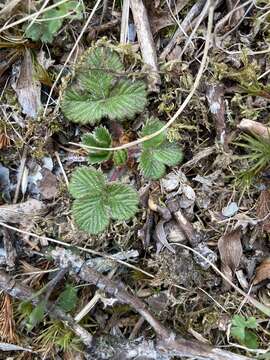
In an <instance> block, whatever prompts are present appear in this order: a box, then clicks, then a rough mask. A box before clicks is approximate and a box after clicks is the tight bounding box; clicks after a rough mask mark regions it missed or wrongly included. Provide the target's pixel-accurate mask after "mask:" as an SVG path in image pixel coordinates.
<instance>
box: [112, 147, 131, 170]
mask: <svg viewBox="0 0 270 360" xmlns="http://www.w3.org/2000/svg"><path fill="white" fill-rule="evenodd" d="M127 159H128V152H127V150H125V149H123V150H117V151H114V152H113V162H114V165H115V166H121V165H124V164H125V163H126V161H127Z"/></svg>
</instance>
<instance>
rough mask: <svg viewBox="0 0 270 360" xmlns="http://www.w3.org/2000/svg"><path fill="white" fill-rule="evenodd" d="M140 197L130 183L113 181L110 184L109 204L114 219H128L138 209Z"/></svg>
mask: <svg viewBox="0 0 270 360" xmlns="http://www.w3.org/2000/svg"><path fill="white" fill-rule="evenodd" d="M138 202H139V197H138V194H137V192H136V191H135V190H134V189H133V188H132V187H131V186H129V185H125V184H120V183H112V184H109V185H108V205H109V207H110V213H111V216H112V218H113V219H116V220H127V219H129V218H131V217H132V216H133V215H134V214H135V213H136V211H137V210H138Z"/></svg>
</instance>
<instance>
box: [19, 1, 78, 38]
mask: <svg viewBox="0 0 270 360" xmlns="http://www.w3.org/2000/svg"><path fill="white" fill-rule="evenodd" d="M70 12H71V13H70ZM82 13H83V7H82V3H81V1H67V2H66V3H63V4H60V5H59V6H57V7H55V8H54V9H51V10H49V11H46V12H45V13H44V14H43V15H42V17H41V19H40V18H38V19H37V20H36V21H35V22H34V23H33V24H32V25H31V26H30V27H26V31H25V36H26V37H27V38H30V39H32V40H33V41H38V40H41V41H42V42H46V43H52V41H53V38H54V35H55V34H56V33H57V32H58V30H59V29H60V28H61V26H62V24H63V22H64V20H65V19H81V18H82Z"/></svg>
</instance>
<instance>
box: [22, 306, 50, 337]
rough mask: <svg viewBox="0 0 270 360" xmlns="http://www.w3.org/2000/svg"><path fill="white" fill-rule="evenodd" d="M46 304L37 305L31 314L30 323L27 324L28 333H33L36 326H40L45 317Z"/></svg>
mask: <svg viewBox="0 0 270 360" xmlns="http://www.w3.org/2000/svg"><path fill="white" fill-rule="evenodd" d="M45 310H46V307H45V303H44V302H40V303H39V304H37V305H36V307H35V308H34V309H33V310H32V312H31V314H30V315H29V318H28V321H27V323H26V327H27V330H28V331H31V330H32V329H33V328H34V327H35V326H36V325H38V324H39V323H40V322H41V321H42V320H43V319H44V316H45Z"/></svg>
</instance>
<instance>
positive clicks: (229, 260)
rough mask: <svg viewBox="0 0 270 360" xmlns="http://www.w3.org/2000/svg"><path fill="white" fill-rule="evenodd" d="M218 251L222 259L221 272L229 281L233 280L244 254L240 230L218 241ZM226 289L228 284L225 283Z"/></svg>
mask: <svg viewBox="0 0 270 360" xmlns="http://www.w3.org/2000/svg"><path fill="white" fill-rule="evenodd" d="M218 250H219V254H220V259H221V271H222V272H223V274H224V275H225V276H226V277H227V278H228V279H229V280H232V279H233V276H234V274H235V271H236V269H237V267H238V266H239V264H240V260H241V256H242V254H243V249H242V243H241V232H240V230H234V231H232V232H230V233H228V234H226V235H223V236H222V237H221V238H220V239H219V241H218ZM224 287H225V288H228V283H227V282H226V283H224Z"/></svg>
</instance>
